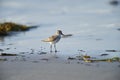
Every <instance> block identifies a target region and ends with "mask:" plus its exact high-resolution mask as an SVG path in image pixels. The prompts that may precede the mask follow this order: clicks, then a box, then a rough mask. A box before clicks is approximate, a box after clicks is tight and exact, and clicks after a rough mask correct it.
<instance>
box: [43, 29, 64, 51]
mask: <svg viewBox="0 0 120 80" xmlns="http://www.w3.org/2000/svg"><path fill="white" fill-rule="evenodd" d="M62 35H64V34H63V33H62V31H61V30H57V32H56V34H55V35H52V36H51V37H49V38H47V39H44V40H42V41H43V42H49V43H50V52H52V45H54V49H55V52H57V49H56V43H57V42H59V40H60V39H61V36H62Z"/></svg>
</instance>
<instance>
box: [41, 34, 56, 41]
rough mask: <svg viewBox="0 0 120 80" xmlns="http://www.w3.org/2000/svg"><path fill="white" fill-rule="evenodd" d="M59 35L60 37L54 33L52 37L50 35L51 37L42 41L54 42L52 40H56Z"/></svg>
mask: <svg viewBox="0 0 120 80" xmlns="http://www.w3.org/2000/svg"><path fill="white" fill-rule="evenodd" d="M57 37H58V36H57V35H53V36H51V37H49V38H47V39H45V40H42V41H43V42H52V41H54V40H56V39H57Z"/></svg>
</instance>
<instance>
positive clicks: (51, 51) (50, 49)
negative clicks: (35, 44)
mask: <svg viewBox="0 0 120 80" xmlns="http://www.w3.org/2000/svg"><path fill="white" fill-rule="evenodd" d="M50 52H52V44H51V45H50Z"/></svg>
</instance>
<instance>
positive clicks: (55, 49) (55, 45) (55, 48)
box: [54, 44, 57, 52]
mask: <svg viewBox="0 0 120 80" xmlns="http://www.w3.org/2000/svg"><path fill="white" fill-rule="evenodd" d="M54 48H55V52H57V49H56V44H54Z"/></svg>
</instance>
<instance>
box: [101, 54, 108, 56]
mask: <svg viewBox="0 0 120 80" xmlns="http://www.w3.org/2000/svg"><path fill="white" fill-rule="evenodd" d="M107 55H109V54H101V55H100V56H107Z"/></svg>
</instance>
